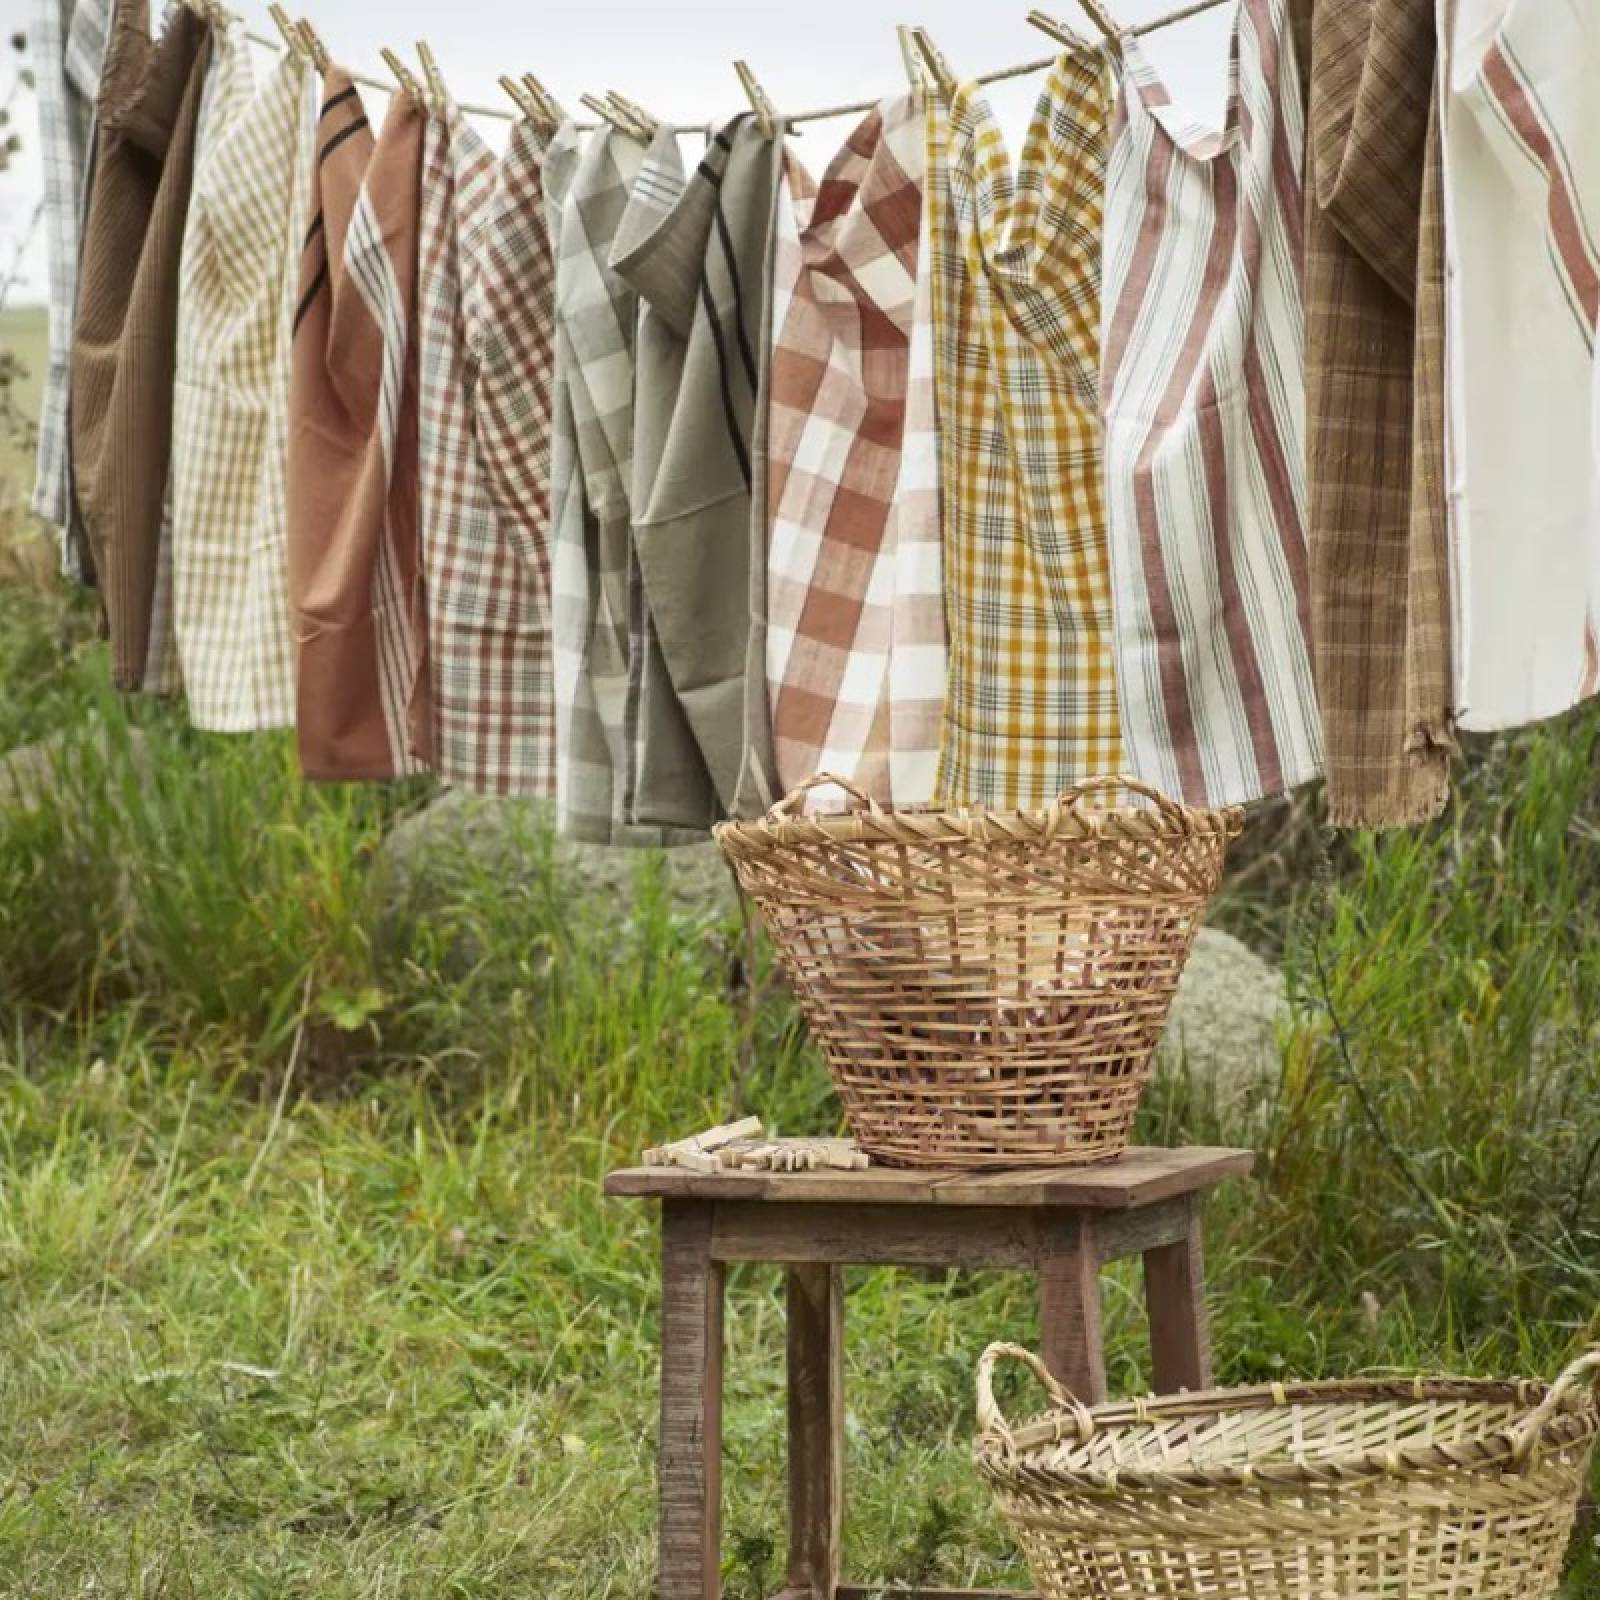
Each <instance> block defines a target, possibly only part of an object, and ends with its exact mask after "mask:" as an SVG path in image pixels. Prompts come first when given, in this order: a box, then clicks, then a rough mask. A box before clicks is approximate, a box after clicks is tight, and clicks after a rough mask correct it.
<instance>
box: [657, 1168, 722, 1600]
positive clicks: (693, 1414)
mask: <svg viewBox="0 0 1600 1600" xmlns="http://www.w3.org/2000/svg"><path fill="white" fill-rule="evenodd" d="M711 1222H712V1206H711V1204H710V1203H709V1202H707V1201H704V1200H665V1201H663V1202H662V1208H661V1440H660V1464H659V1469H658V1470H659V1473H660V1529H659V1534H658V1537H659V1541H660V1576H659V1580H658V1583H657V1588H656V1595H657V1600H720V1596H721V1593H722V1289H723V1276H724V1273H723V1266H722V1263H721V1262H720V1261H713V1260H712V1259H711Z"/></svg>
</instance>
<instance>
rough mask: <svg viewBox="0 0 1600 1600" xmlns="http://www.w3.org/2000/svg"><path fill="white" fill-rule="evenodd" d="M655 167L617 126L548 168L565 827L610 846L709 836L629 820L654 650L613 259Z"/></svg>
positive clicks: (667, 159) (560, 152)
mask: <svg viewBox="0 0 1600 1600" xmlns="http://www.w3.org/2000/svg"><path fill="white" fill-rule="evenodd" d="M657 154H658V160H657V162H656V170H655V171H654V172H653V173H652V175H651V178H650V181H651V182H652V183H665V184H667V185H668V187H669V188H675V187H676V185H677V183H679V182H681V176H679V175H676V171H675V155H676V151H675V147H673V148H671V149H669V148H667V147H665V146H662V147H659V149H658V152H657ZM645 165H646V162H645V151H644V149H643V148H642V147H641V146H640V145H639V144H638V143H637V142H636V141H634V140H632V139H629V138H627V137H626V136H624V135H622V134H620V133H618V132H616V131H615V130H614V129H610V128H603V129H601V130H599V131H598V132H596V133H594V134H592V135H589V136H588V137H586V138H584V139H583V140H581V141H580V140H579V138H578V136H577V134H576V133H575V132H574V131H573V130H572V129H571V128H570V127H568V128H565V129H563V130H562V132H561V133H560V134H558V135H557V138H556V141H555V142H554V144H553V145H552V147H551V150H550V153H549V156H548V158H547V160H546V163H545V189H546V197H547V214H548V216H549V219H550V236H551V244H552V247H553V249H554V252H555V259H556V365H555V376H556V391H555V411H554V424H553V434H552V440H551V482H552V502H553V515H554V528H553V551H552V570H553V574H554V583H555V624H556V636H555V638H556V716H557V729H556V779H557V783H556V788H557V805H556V810H557V818H558V822H559V826H560V828H561V830H562V832H563V833H565V834H567V835H569V836H570V837H573V838H580V839H587V840H591V841H594V842H597V843H616V844H663V843H667V844H672V843H683V842H688V841H691V840H700V839H703V838H704V837H705V834H704V832H703V831H702V830H699V829H695V830H681V831H680V830H669V829H661V828H648V827H640V826H636V825H634V824H632V823H631V822H630V821H629V820H628V819H629V817H630V815H631V798H632V785H633V782H634V780H635V777H636V772H635V767H636V751H637V748H638V743H639V726H638V714H639V700H638V696H639V688H640V684H641V682H642V677H643V669H644V661H645V659H646V658H645V656H644V654H643V652H644V650H645V647H646V642H647V641H646V639H645V636H644V632H643V628H644V618H643V588H644V586H643V581H642V577H641V575H640V573H639V570H638V565H637V562H636V560H635V559H634V551H633V507H632V500H631V491H632V485H633V405H634V356H635V348H636V336H637V331H638V314H639V308H638V297H637V295H636V294H635V293H634V291H633V290H632V289H631V288H629V287H628V286H627V285H626V284H625V283H623V281H622V280H621V279H620V278H619V277H618V276H617V275H616V274H615V273H614V272H612V270H611V268H610V265H609V262H610V258H611V251H612V248H613V246H614V244H615V242H616V238H617V233H618V230H619V228H620V227H621V224H622V217H623V213H624V212H625V210H626V209H627V205H628V200H629V196H630V194H631V192H632V190H633V187H634V184H635V183H636V182H637V181H638V180H639V178H640V174H641V172H642V171H643V170H644V168H645Z"/></svg>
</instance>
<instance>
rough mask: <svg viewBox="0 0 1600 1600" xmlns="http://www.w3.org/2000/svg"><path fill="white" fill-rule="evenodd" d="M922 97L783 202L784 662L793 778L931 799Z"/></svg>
mask: <svg viewBox="0 0 1600 1600" xmlns="http://www.w3.org/2000/svg"><path fill="white" fill-rule="evenodd" d="M925 157H926V152H925V147H924V131H923V116H922V102H921V98H920V96H918V95H902V96H900V97H898V98H896V99H891V100H886V101H884V103H883V104H882V105H881V106H879V107H878V108H877V109H876V110H874V111H871V112H869V113H868V114H867V116H866V117H865V118H864V119H863V121H862V122H861V123H860V124H859V125H858V126H857V127H856V129H855V130H854V131H853V132H852V133H851V135H850V136H849V138H848V139H847V140H846V141H845V144H844V147H843V148H842V149H841V150H840V151H839V153H838V155H836V156H835V157H834V159H833V161H832V163H831V164H830V165H829V167H828V169H827V171H826V172H825V173H824V174H823V178H822V182H821V184H820V187H819V186H818V185H816V184H814V183H813V182H812V181H811V179H810V177H809V175H808V174H806V173H805V172H804V170H803V169H801V168H800V167H799V166H798V163H797V162H796V161H795V159H794V157H793V156H792V155H791V157H790V160H789V164H788V165H789V170H788V173H787V176H786V181H785V184H784V187H783V190H782V193H781V195H780V200H779V224H778V227H779V243H778V250H777V268H776V277H777V288H776V290H775V293H776V295H777V298H778V301H779V305H778V309H777V311H776V313H775V317H774V321H775V324H776V328H775V348H774V350H773V354H772V400H771V407H770V413H769V415H770V427H769V446H770V451H771V455H772V467H771V479H770V486H769V495H768V509H769V513H770V521H771V531H770V541H771V553H770V557H769V572H768V596H769V601H768V604H769V613H770V615H769V622H768V633H767V658H768V663H769V681H770V692H771V706H772V728H773V738H774V744H775V748H776V762H777V782H778V787H779V789H780V791H787V790H788V789H790V788H792V787H793V786H794V785H795V784H797V783H799V782H801V781H802V780H803V779H805V778H808V777H810V776H811V775H812V774H813V773H815V772H832V773H835V774H837V775H839V776H841V777H846V778H851V779H853V780H854V781H855V783H856V784H857V785H859V786H860V787H862V788H865V789H866V790H867V791H868V792H869V793H871V794H872V795H873V796H875V797H876V798H878V799H880V800H884V801H888V802H893V803H895V804H898V805H915V804H921V803H926V802H928V801H930V800H931V799H932V798H933V788H934V780H935V778H936V776H937V768H938V760H939V734H940V728H941V725H942V722H943V717H944V689H945V672H946V660H945V620H944V594H943V557H942V552H941V549H940V521H939V465H938V456H939V452H938V435H937V430H936V426H935V417H934V409H935V408H934V399H933V279H932V274H931V271H930V270H929V238H928V229H927V226H926V220H927V218H926V211H925V208H924V206H923V203H922V189H923V176H924V171H925Z"/></svg>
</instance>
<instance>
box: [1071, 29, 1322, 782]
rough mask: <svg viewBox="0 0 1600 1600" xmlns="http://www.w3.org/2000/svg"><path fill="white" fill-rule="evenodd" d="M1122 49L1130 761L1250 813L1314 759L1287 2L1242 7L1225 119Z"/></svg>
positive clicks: (1116, 393)
mask: <svg viewBox="0 0 1600 1600" xmlns="http://www.w3.org/2000/svg"><path fill="white" fill-rule="evenodd" d="M1122 58H1123V68H1124V73H1123V84H1122V95H1121V101H1120V105H1119V109H1118V112H1117V117H1116V122H1115V127H1114V131H1113V136H1112V141H1111V154H1110V158H1109V163H1108V169H1107V173H1106V225H1105V256H1104V311H1105V321H1104V323H1103V325H1102V333H1101V354H1102V362H1103V365H1102V376H1101V385H1100V393H1101V410H1102V413H1103V415H1104V417H1105V425H1106V433H1105V453H1106V492H1107V508H1108V511H1109V514H1110V526H1111V576H1112V591H1113V605H1112V609H1113V616H1114V619H1115V647H1116V661H1117V686H1118V695H1119V698H1120V700H1121V704H1122V731H1123V741H1124V745H1125V749H1126V760H1127V766H1128V770H1129V771H1130V772H1132V773H1134V774H1135V775H1136V776H1137V777H1139V778H1142V779H1144V780H1145V781H1146V782H1147V783H1151V784H1154V785H1156V786H1157V787H1159V788H1161V789H1162V790H1164V791H1165V792H1166V793H1168V794H1171V795H1174V796H1176V797H1178V798H1179V799H1181V800H1184V801H1186V802H1187V803H1188V804H1190V805H1235V804H1244V803H1246V802H1248V801H1251V800H1256V799H1259V798H1260V797H1262V796H1263V795H1268V794H1273V793H1276V792H1278V791H1279V790H1282V789H1288V788H1292V787H1294V786H1295V785H1297V784H1300V783H1304V782H1306V781H1307V780H1309V779H1311V778H1314V777H1316V776H1317V774H1318V773H1319V772H1320V771H1321V768H1322V746H1321V728H1320V719H1319V715H1318V709H1317V699H1316V691H1315V685H1314V680H1313V674H1312V669H1311V649H1310V643H1309V615H1308V613H1309V605H1310V600H1309V590H1310V583H1309V576H1308V558H1307V550H1306V532H1305V468H1304V454H1305V372H1304V360H1305V358H1304V332H1303V330H1304V310H1303V289H1302V281H1301V277H1302V273H1301V267H1302V256H1303V248H1302V242H1301V239H1302V230H1303V217H1302V213H1303V201H1302V195H1301V188H1300V182H1299V173H1300V169H1301V166H1302V160H1303V151H1304V147H1305V136H1304V120H1303V113H1302V107H1301V97H1300V88H1299V79H1298V73H1297V71H1296V67H1295V62H1294V57H1293V49H1292V46H1291V44H1290V41H1289V34H1288V22H1287V14H1286V8H1285V0H1241V4H1240V6H1239V9H1238V11H1237V13H1236V24H1235V29H1234V37H1233V50H1232V54H1231V67H1230V73H1229V80H1230V81H1229V89H1228V95H1227V101H1226V111H1225V115H1224V120H1223V121H1222V123H1221V125H1220V126H1219V127H1216V128H1207V127H1202V126H1201V125H1199V124H1198V123H1197V122H1195V121H1194V120H1193V119H1192V118H1190V117H1188V116H1186V115H1185V114H1184V113H1183V111H1182V110H1181V109H1180V108H1179V107H1178V106H1176V105H1175V104H1174V103H1173V101H1172V98H1171V96H1170V94H1169V93H1168V91H1167V89H1166V86H1165V85H1164V84H1163V82H1162V80H1161V78H1160V77H1159V75H1158V74H1157V73H1156V72H1155V70H1154V68H1153V67H1152V65H1151V64H1150V62H1149V60H1148V59H1147V58H1146V56H1145V55H1144V52H1143V50H1142V48H1141V46H1140V43H1139V41H1138V40H1137V39H1136V38H1133V37H1128V38H1126V39H1124V40H1123V43H1122Z"/></svg>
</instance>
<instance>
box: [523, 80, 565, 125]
mask: <svg viewBox="0 0 1600 1600" xmlns="http://www.w3.org/2000/svg"><path fill="white" fill-rule="evenodd" d="M522 82H523V86H524V87H525V88H526V89H527V91H528V93H529V94H531V95H532V96H533V98H534V103H535V104H536V105H537V106H538V107H539V109H540V110H541V111H542V112H543V113H544V115H545V118H546V120H547V121H548V122H549V124H550V126H551V127H552V128H559V127H560V126H561V124H562V123H563V122H565V121H566V120H567V113H566V110H565V109H564V108H563V106H562V104H561V102H560V101H559V100H557V99H556V97H555V96H554V95H553V94H551V93H550V91H549V90H548V89H547V88H545V86H544V85H543V84H542V83H540V82H539V80H538V79H537V78H536V77H534V75H533V74H532V73H531V72H524V73H523V74H522Z"/></svg>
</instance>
